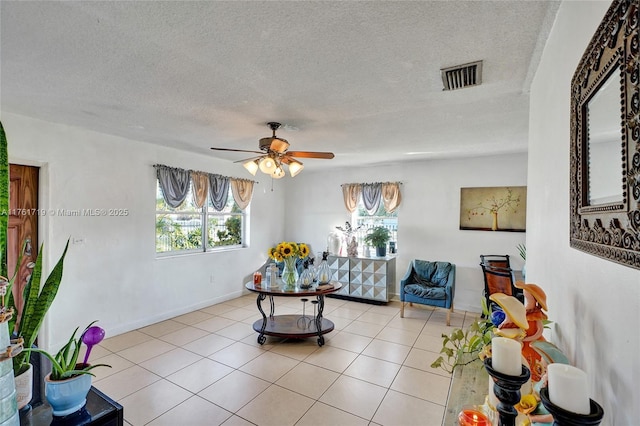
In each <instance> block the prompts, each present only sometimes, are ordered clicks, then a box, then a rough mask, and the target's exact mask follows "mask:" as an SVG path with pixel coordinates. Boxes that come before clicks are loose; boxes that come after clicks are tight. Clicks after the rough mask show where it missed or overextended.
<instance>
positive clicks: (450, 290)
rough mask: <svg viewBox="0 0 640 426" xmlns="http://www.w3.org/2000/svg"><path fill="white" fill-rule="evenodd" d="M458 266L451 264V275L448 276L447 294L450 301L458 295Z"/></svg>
mask: <svg viewBox="0 0 640 426" xmlns="http://www.w3.org/2000/svg"><path fill="white" fill-rule="evenodd" d="M455 282H456V265H454V264H453V263H452V264H451V270H450V271H449V275H448V276H447V285H446V286H445V292H446V293H447V296H448V297H450V299H449V300H453V297H454V296H455V293H456V286H455Z"/></svg>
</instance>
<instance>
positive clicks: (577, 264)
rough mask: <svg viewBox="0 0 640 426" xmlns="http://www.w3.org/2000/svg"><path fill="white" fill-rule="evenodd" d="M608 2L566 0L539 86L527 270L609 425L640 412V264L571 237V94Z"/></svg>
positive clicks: (557, 338) (534, 95)
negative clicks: (591, 249) (581, 245)
mask: <svg viewBox="0 0 640 426" xmlns="http://www.w3.org/2000/svg"><path fill="white" fill-rule="evenodd" d="M609 4H610V3H609V2H573V1H569V2H566V1H565V2H563V3H562V5H561V7H560V9H559V11H558V15H557V17H556V22H555V24H554V27H553V30H552V32H551V35H550V37H549V39H548V41H547V45H546V47H545V50H544V53H543V56H542V60H541V63H540V65H539V68H538V70H537V73H536V76H535V79H534V81H533V84H532V87H531V109H530V123H529V129H530V130H529V167H528V169H529V176H528V181H529V187H528V192H529V194H528V197H529V198H528V212H527V227H528V230H527V250H528V253H527V275H528V280H527V281H529V282H534V283H537V284H538V285H540V286H541V287H542V288H543V289H544V290H545V291H546V292H547V296H548V302H549V319H550V320H552V321H554V324H553V326H552V329H551V332H550V333H549V337H550V340H551V341H552V342H554V343H556V344H557V345H559V346H560V348H561V349H563V350H564V351H565V353H566V354H567V356H568V357H569V359H570V360H571V361H572V363H574V364H575V365H576V366H577V367H579V368H581V369H583V370H585V371H586V372H587V375H588V377H589V381H590V383H589V384H590V393H591V395H592V398H593V399H594V400H596V401H598V402H599V403H600V404H601V405H602V406H603V408H604V411H605V419H604V422H603V424H604V425H636V424H638V419H639V418H640V406H639V405H638V383H640V374H639V372H640V362H639V361H638V354H639V353H640V331H639V327H640V271H638V270H636V269H632V268H629V267H626V266H622V265H618V264H615V263H612V262H609V261H606V260H603V259H600V258H598V257H594V256H591V255H588V254H586V253H583V252H581V251H578V250H574V249H572V248H570V247H569V138H570V136H569V100H570V99H569V96H570V85H571V78H572V76H573V73H574V71H575V69H576V67H577V65H578V62H579V61H580V57H581V56H582V53H583V52H584V50H585V48H586V47H587V44H588V43H589V40H590V39H591V37H592V35H593V34H594V33H595V31H596V29H597V27H598V25H599V23H600V21H601V20H602V18H603V17H604V14H605V12H606V10H607V8H608V6H609Z"/></svg>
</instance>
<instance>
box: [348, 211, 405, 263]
mask: <svg viewBox="0 0 640 426" xmlns="http://www.w3.org/2000/svg"><path fill="white" fill-rule="evenodd" d="M351 223H353V224H354V227H355V228H358V227H359V226H362V228H360V229H358V230H357V231H356V233H355V236H356V241H358V247H359V249H358V250H359V251H360V254H363V247H364V246H365V243H364V237H365V236H366V235H367V234H368V233H369V230H370V229H371V228H375V227H376V226H384V227H385V228H387V229H388V230H389V231H390V235H391V239H390V240H389V241H390V242H395V243H396V244H397V241H398V210H395V211H394V212H393V213H387V211H386V210H385V209H384V205H383V204H382V203H380V206H378V210H377V211H376V212H375V213H374V214H373V215H369V213H368V212H367V210H366V209H365V208H364V204H363V203H362V199H360V201H358V207H357V208H356V210H355V211H354V212H353V213H352V214H351ZM396 247H397V246H396Z"/></svg>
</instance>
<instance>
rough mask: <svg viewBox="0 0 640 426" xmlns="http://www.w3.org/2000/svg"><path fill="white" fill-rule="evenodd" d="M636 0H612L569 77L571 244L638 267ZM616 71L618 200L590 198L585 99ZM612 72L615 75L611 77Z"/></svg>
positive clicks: (639, 18)
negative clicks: (592, 201) (592, 202)
mask: <svg viewBox="0 0 640 426" xmlns="http://www.w3.org/2000/svg"><path fill="white" fill-rule="evenodd" d="M638 26H640V0H614V1H613V3H612V4H611V7H610V8H609V10H608V11H607V13H606V15H605V17H604V19H603V20H602V22H601V23H600V26H599V27H598V30H597V31H596V33H595V35H594V36H593V38H592V39H591V42H590V43H589V46H588V47H587V49H586V50H585V53H584V55H583V56H582V59H581V60H580V63H579V64H578V68H577V69H576V72H575V74H574V75H573V79H572V81H571V123H570V125H571V153H570V161H571V164H570V168H571V170H570V187H571V193H570V197H571V205H570V216H571V217H570V245H571V247H573V248H575V249H578V250H582V251H584V252H587V253H590V254H592V255H595V256H600V257H602V258H605V259H608V260H611V261H614V262H618V263H621V264H623V265H627V266H630V267H633V268H638V269H640V112H639V111H640V94H639V91H638V87H639V82H640V54H639V51H640V39H639V36H638ZM612 73H615V74H616V75H617V74H619V77H620V78H619V82H620V123H621V126H620V133H621V149H620V153H621V158H620V164H611V167H615V168H616V169H619V170H621V179H620V183H621V185H622V200H621V201H616V202H610V203H605V204H596V205H590V203H589V176H588V173H589V167H588V166H589V152H588V144H587V142H588V139H589V131H588V116H587V104H588V102H589V100H590V99H592V98H593V96H594V95H595V94H596V93H597V92H598V90H599V89H600V87H601V86H602V85H603V83H604V82H605V80H606V79H607V78H608V77H609V76H610V75H614V74H612ZM614 78H615V77H614Z"/></svg>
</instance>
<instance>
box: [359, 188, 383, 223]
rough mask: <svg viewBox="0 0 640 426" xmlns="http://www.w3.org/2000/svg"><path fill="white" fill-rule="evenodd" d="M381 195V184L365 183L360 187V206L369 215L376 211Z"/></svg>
mask: <svg viewBox="0 0 640 426" xmlns="http://www.w3.org/2000/svg"><path fill="white" fill-rule="evenodd" d="M381 195H382V184H380V183H365V184H363V185H362V204H364V208H365V209H366V210H367V213H369V214H370V215H372V214H374V213H375V212H377V211H378V206H380V197H381Z"/></svg>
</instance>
